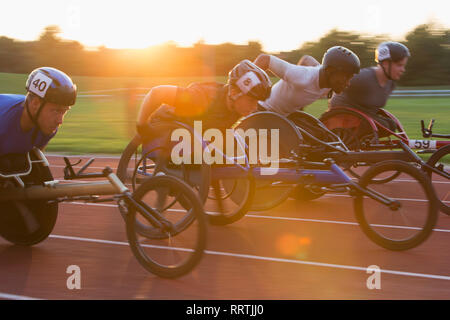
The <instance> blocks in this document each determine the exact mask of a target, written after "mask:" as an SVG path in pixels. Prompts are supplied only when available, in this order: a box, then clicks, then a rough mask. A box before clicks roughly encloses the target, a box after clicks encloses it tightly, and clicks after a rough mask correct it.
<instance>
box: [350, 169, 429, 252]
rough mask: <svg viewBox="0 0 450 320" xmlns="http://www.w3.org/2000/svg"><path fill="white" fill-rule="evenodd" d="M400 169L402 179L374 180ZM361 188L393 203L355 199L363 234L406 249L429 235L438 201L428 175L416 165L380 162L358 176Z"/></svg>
mask: <svg viewBox="0 0 450 320" xmlns="http://www.w3.org/2000/svg"><path fill="white" fill-rule="evenodd" d="M395 172H400V177H401V179H398V180H393V181H390V182H388V183H385V184H380V183H377V182H375V183H374V182H373V181H374V179H384V178H385V177H389V176H392V174H393V173H395ZM359 184H360V185H361V186H362V187H365V188H369V189H371V190H374V191H376V192H378V193H380V194H382V195H384V196H386V197H388V198H390V199H394V200H395V201H396V202H395V203H394V205H393V206H392V207H389V206H387V205H385V204H382V203H380V202H378V201H376V200H373V199H371V198H368V197H364V196H362V195H358V196H357V197H356V198H355V201H354V204H355V213H356V218H357V220H358V222H359V225H360V226H361V228H362V230H363V231H364V233H365V234H366V235H367V236H368V237H369V238H370V239H371V240H372V241H374V242H375V243H376V244H378V245H380V246H382V247H383V248H386V249H389V250H408V249H411V248H414V247H416V246H418V245H420V244H421V243H422V242H424V241H425V240H426V239H427V238H428V237H429V236H430V234H431V232H432V230H433V227H434V225H435V224H436V220H437V204H436V200H435V197H434V193H433V188H432V186H431V183H430V181H429V179H428V177H427V176H426V175H425V174H424V173H423V172H422V171H420V170H419V169H417V168H416V167H414V166H412V165H410V164H408V163H406V162H402V161H398V160H388V161H383V162H380V163H378V164H376V165H374V166H372V167H370V168H369V169H368V170H367V171H366V172H365V173H364V174H363V175H362V177H361V179H360V181H359Z"/></svg>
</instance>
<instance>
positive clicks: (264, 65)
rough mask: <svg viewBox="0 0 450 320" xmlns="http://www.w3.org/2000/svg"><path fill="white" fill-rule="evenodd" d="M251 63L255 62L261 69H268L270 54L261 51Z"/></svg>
mask: <svg viewBox="0 0 450 320" xmlns="http://www.w3.org/2000/svg"><path fill="white" fill-rule="evenodd" d="M253 63H254V64H256V65H257V66H258V67H260V68H261V69H263V70H264V71H267V69H269V64H270V55H268V54H265V53H261V54H260V55H259V56H258V57H257V58H256V59H255V61H254V62H253Z"/></svg>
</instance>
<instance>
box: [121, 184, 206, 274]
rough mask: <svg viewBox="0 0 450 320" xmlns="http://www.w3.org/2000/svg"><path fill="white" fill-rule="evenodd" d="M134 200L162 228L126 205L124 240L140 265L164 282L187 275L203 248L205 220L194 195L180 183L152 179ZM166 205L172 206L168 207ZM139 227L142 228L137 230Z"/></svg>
mask: <svg viewBox="0 0 450 320" xmlns="http://www.w3.org/2000/svg"><path fill="white" fill-rule="evenodd" d="M133 198H134V199H135V200H136V201H138V202H139V203H140V204H141V205H143V206H145V207H146V208H147V210H148V211H149V214H150V215H151V216H152V217H153V218H155V219H157V220H158V221H159V222H161V226H158V225H156V224H154V223H153V222H151V219H149V218H148V217H146V214H145V213H142V212H141V211H139V210H136V208H134V206H132V205H130V204H128V213H127V219H126V225H127V236H128V241H129V243H130V247H131V250H132V252H133V254H134V255H135V256H136V258H137V260H138V261H139V263H140V264H141V265H142V266H143V267H144V268H145V269H147V270H148V271H150V272H152V273H154V274H156V275H158V276H160V277H164V278H176V277H180V276H182V275H184V274H186V273H188V272H190V271H191V270H192V269H193V268H194V267H195V266H196V265H197V264H198V263H199V261H200V259H201V257H202V254H203V251H204V249H205V245H206V217H205V214H204V211H203V207H202V204H201V202H200V200H199V198H198V196H197V195H196V193H195V192H194V191H193V190H192V188H191V187H190V186H188V185H187V184H186V183H185V182H183V181H181V180H180V179H177V178H175V177H171V176H155V177H152V178H150V179H147V180H145V181H144V182H143V183H142V184H141V185H140V186H139V187H138V188H137V189H136V191H135V192H134V194H133ZM168 203H173V204H172V205H171V206H170V207H169V206H168V205H167V204H168ZM186 217H189V219H187V218H186ZM138 225H139V226H144V228H143V229H142V228H139V229H138V228H137V226H138Z"/></svg>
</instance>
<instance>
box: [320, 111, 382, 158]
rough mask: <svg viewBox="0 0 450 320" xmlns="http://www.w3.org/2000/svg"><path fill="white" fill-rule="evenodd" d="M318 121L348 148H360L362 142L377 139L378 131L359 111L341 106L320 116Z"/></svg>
mask: <svg viewBox="0 0 450 320" xmlns="http://www.w3.org/2000/svg"><path fill="white" fill-rule="evenodd" d="M320 121H322V123H323V124H324V125H325V126H326V127H327V128H328V129H329V130H331V132H333V133H334V134H336V135H337V136H338V137H339V138H340V139H341V140H342V142H344V144H345V145H346V146H347V147H348V148H349V149H350V150H359V149H361V146H362V142H363V141H367V140H372V139H374V140H376V141H378V133H377V132H376V130H375V129H374V128H372V126H371V125H370V123H369V121H367V120H366V119H365V118H364V117H363V116H362V115H360V114H359V113H357V112H355V111H352V110H347V109H343V108H333V109H331V110H329V111H327V112H325V113H324V114H322V116H321V117H320Z"/></svg>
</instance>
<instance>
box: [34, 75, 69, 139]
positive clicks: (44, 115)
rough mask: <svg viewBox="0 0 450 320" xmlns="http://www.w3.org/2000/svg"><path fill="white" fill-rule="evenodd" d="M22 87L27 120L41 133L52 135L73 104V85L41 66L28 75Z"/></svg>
mask: <svg viewBox="0 0 450 320" xmlns="http://www.w3.org/2000/svg"><path fill="white" fill-rule="evenodd" d="M25 88H26V90H27V92H28V93H27V98H26V101H25V107H26V110H27V113H28V116H29V117H30V119H31V121H32V122H33V123H34V125H35V126H37V127H38V128H39V130H40V131H42V133H44V134H46V135H50V134H52V133H54V132H55V131H56V130H57V129H58V127H59V126H60V125H61V124H62V122H63V119H64V116H65V114H66V112H67V111H68V110H69V109H70V106H72V105H73V104H75V100H76V96H77V87H76V85H75V84H74V83H73V82H72V80H71V79H70V77H69V76H68V75H66V74H65V73H64V72H62V71H60V70H57V69H54V68H50V67H43V68H38V69H35V70H33V71H32V72H31V73H30V75H29V76H28V79H27V82H26V85H25Z"/></svg>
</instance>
